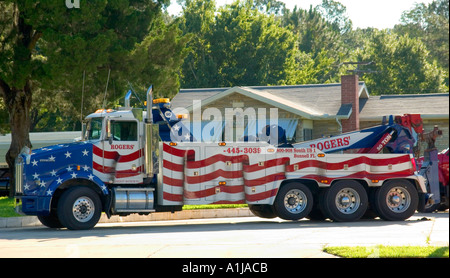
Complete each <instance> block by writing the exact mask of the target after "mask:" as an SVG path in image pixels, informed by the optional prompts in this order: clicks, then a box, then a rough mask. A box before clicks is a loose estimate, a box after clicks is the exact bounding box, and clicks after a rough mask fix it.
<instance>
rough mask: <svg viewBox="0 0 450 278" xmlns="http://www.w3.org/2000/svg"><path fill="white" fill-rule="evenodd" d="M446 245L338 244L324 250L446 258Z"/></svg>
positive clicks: (340, 253) (363, 255)
mask: <svg viewBox="0 0 450 278" xmlns="http://www.w3.org/2000/svg"><path fill="white" fill-rule="evenodd" d="M448 249H449V248H448V246H447V247H442V246H383V245H377V246H368V247H367V246H355V247H348V246H339V247H326V248H324V250H323V251H324V252H326V253H329V254H333V255H336V256H339V257H342V258H448V257H449V256H448Z"/></svg>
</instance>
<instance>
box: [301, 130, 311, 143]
mask: <svg viewBox="0 0 450 278" xmlns="http://www.w3.org/2000/svg"><path fill="white" fill-rule="evenodd" d="M312 132H313V130H312V129H310V128H304V129H303V141H309V140H312V139H313V138H312Z"/></svg>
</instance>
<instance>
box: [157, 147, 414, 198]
mask: <svg viewBox="0 0 450 278" xmlns="http://www.w3.org/2000/svg"><path fill="white" fill-rule="evenodd" d="M237 144H238V143H231V144H227V145H226V146H224V147H222V146H218V145H217V144H205V143H202V144H196V143H178V145H177V146H176V147H173V146H170V145H168V144H166V143H163V155H162V157H163V162H162V163H163V164H162V169H163V172H162V175H163V184H162V190H163V194H162V203H160V204H162V205H183V204H223V203H233V204H235V203H248V204H272V203H273V201H274V199H275V197H276V194H277V192H278V189H279V187H280V185H281V183H282V182H283V181H284V180H286V179H298V178H303V179H310V180H315V181H317V182H318V184H319V185H320V186H323V187H326V186H329V185H330V184H331V182H332V181H334V180H336V179H362V180H365V181H367V182H368V184H369V185H370V186H379V185H381V184H382V182H383V181H384V180H386V179H392V178H396V177H402V178H405V177H409V178H413V179H415V178H416V176H415V175H414V171H415V169H414V167H413V166H412V163H411V157H410V155H409V154H397V155H393V154H386V155H383V154H365V155H363V154H344V155H342V154H327V155H326V156H324V157H319V156H318V154H321V152H320V151H319V150H316V149H293V148H286V149H282V148H279V149H277V148H274V147H273V146H270V145H267V144H261V145H259V146H260V148H261V152H259V153H245V154H242V149H243V148H242V143H241V144H240V145H237ZM253 144H255V143H253ZM256 144H258V143H256ZM236 146H238V147H240V150H241V152H240V153H234V154H230V153H229V152H226V151H224V150H227V149H228V148H234V147H236ZM252 147H254V145H252ZM375 180H378V181H375ZM223 182H226V184H223Z"/></svg>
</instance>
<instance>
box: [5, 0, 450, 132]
mask: <svg viewBox="0 0 450 278" xmlns="http://www.w3.org/2000/svg"><path fill="white" fill-rule="evenodd" d="M178 1H179V3H180V4H182V7H183V13H182V15H181V16H179V17H177V18H170V17H169V16H167V15H164V14H163V13H162V10H163V8H164V7H165V6H167V5H168V4H169V1H168V0H155V1H150V0H130V1H126V0H119V1H106V0H95V1H82V2H81V8H80V9H67V7H66V6H65V5H64V1H61V0H48V1H30V0H20V1H12V0H6V1H1V2H0V11H1V12H0V61H1V63H0V84H2V85H7V87H8V88H15V89H17V92H15V93H20V94H23V95H24V97H25V96H27V98H26V99H27V102H25V103H28V102H29V103H30V104H29V108H27V109H29V113H27V115H28V116H29V117H28V118H26V119H24V120H22V122H23V121H25V122H28V121H29V122H30V125H29V127H28V128H29V130H31V131H64V130H76V129H79V128H80V119H81V117H82V116H85V115H87V114H88V113H90V112H92V111H94V110H96V109H97V108H99V107H102V106H104V105H105V103H106V105H107V106H114V105H118V104H119V103H120V102H121V101H122V97H123V96H124V94H125V92H126V91H127V90H128V89H130V88H131V87H133V88H134V89H135V91H136V93H137V94H138V95H139V94H141V95H140V96H141V98H142V96H143V93H144V92H145V90H146V88H147V87H148V86H149V85H150V84H153V85H154V89H155V93H156V95H157V96H166V97H172V96H173V95H174V94H176V93H177V91H178V89H179V88H180V86H181V87H184V88H192V87H222V86H239V85H279V84H314V83H316V84H317V83H331V82H339V81H340V76H341V75H342V74H345V73H346V70H347V69H349V68H346V67H345V66H342V63H343V62H349V61H373V62H375V66H374V65H372V66H370V69H371V70H374V71H377V73H369V74H361V75H360V79H361V80H363V81H365V82H366V83H367V86H368V88H369V90H370V93H371V94H390V93H392V94H401V93H433V92H446V91H448V86H449V81H448V80H449V78H448V76H449V71H448V67H449V62H448V61H449V59H448V55H449V51H448V49H449V12H448V7H449V0H435V1H433V2H431V3H430V4H423V3H418V4H415V6H413V7H412V8H411V9H409V10H405V12H404V13H403V15H402V18H401V23H400V24H398V25H396V26H395V27H394V28H393V29H388V30H377V29H374V28H367V29H356V30H354V29H352V22H351V20H350V19H349V18H348V16H347V14H346V7H345V6H344V5H342V4H341V3H339V1H334V0H323V1H322V3H321V4H320V5H318V6H316V7H312V6H311V7H310V8H309V9H306V10H303V9H300V8H297V7H295V8H294V9H292V10H289V9H287V8H286V7H285V5H284V3H283V2H281V1H277V0H240V1H235V2H233V3H231V4H229V5H226V6H224V7H221V8H216V3H215V1H214V0H178ZM363 69H364V68H363ZM108 75H109V80H108ZM83 76H84V91H83ZM107 83H108V88H106V85H107ZM0 87H4V86H0ZM4 91H5V90H4V89H0V96H2V97H1V98H0V133H6V132H9V131H10V122H11V121H14V118H12V117H10V116H11V113H12V112H10V111H12V110H11V109H13V106H12V104H11V100H12V99H14V98H13V97H11V98H5V93H4ZM82 91H83V95H82ZM25 92H26V93H25ZM17 96H18V95H17ZM82 98H83V103H82ZM82 105H83V109H82V110H81V106H82ZM14 107H16V106H14ZM16 108H17V107H16ZM16 108H14V109H16ZM16 121H17V120H16Z"/></svg>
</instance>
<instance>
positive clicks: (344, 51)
mask: <svg viewBox="0 0 450 278" xmlns="http://www.w3.org/2000/svg"><path fill="white" fill-rule="evenodd" d="M283 25H284V26H286V27H289V28H292V30H293V32H294V34H295V36H296V37H297V43H298V49H299V51H300V52H304V53H306V54H307V55H308V56H310V58H311V59H312V61H314V63H313V65H312V67H308V68H309V69H310V70H309V72H310V73H312V74H313V76H314V77H312V78H311V79H310V81H313V82H314V83H329V82H339V75H340V73H341V71H340V68H339V67H338V66H337V65H339V64H340V63H341V62H343V61H344V60H346V58H347V57H348V56H349V54H350V51H349V49H348V48H347V47H346V46H345V44H344V41H343V36H342V35H341V32H340V30H339V29H338V28H337V27H336V28H335V27H334V26H333V25H332V24H331V23H330V22H328V21H327V20H326V19H325V18H324V17H323V16H322V14H321V13H319V11H318V9H317V7H316V8H313V7H312V6H311V7H310V9H309V10H303V9H298V8H297V7H295V8H294V9H293V10H292V11H289V10H285V11H284V13H283ZM311 71H312V72H311Z"/></svg>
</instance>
